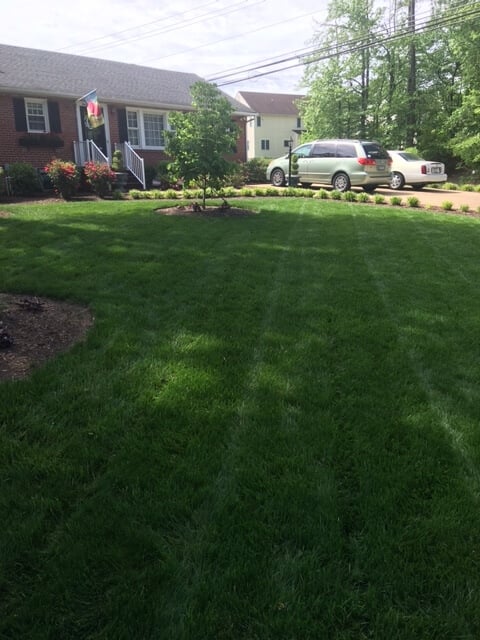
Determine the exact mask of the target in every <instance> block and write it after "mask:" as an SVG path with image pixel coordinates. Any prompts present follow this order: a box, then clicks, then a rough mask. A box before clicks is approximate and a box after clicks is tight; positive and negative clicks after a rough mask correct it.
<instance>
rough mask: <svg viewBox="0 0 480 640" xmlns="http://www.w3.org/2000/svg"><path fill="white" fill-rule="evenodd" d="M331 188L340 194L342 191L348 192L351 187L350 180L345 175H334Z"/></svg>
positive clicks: (341, 173)
mask: <svg viewBox="0 0 480 640" xmlns="http://www.w3.org/2000/svg"><path fill="white" fill-rule="evenodd" d="M332 187H333V188H334V189H335V191H340V192H342V193H343V192H344V191H349V190H350V187H351V184H350V178H349V177H348V176H347V174H346V173H343V172H340V173H336V174H335V175H334V176H333V179H332Z"/></svg>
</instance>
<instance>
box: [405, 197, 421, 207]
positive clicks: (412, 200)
mask: <svg viewBox="0 0 480 640" xmlns="http://www.w3.org/2000/svg"><path fill="white" fill-rule="evenodd" d="M407 203H408V206H409V207H412V208H415V207H418V206H419V204H420V201H419V199H418V198H417V197H416V196H408V198H407Z"/></svg>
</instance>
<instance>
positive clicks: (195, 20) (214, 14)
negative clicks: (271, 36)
mask: <svg viewBox="0 0 480 640" xmlns="http://www.w3.org/2000/svg"><path fill="white" fill-rule="evenodd" d="M246 1H247V0H241V1H240V2H237V3H236V4H232V5H230V6H229V7H227V8H222V9H221V10H219V11H209V12H207V13H204V14H202V15H200V16H194V17H192V18H189V19H187V20H185V19H184V18H182V20H179V21H178V22H174V23H173V24H171V25H169V26H168V27H167V28H165V29H152V30H150V31H146V32H145V33H142V34H139V35H137V36H133V37H131V38H126V39H125V40H119V41H118V42H111V43H105V44H102V45H98V46H96V47H93V48H91V47H89V48H88V49H82V50H80V51H79V52H78V54H79V55H81V54H82V53H92V52H94V51H103V50H104V49H112V48H114V47H119V46H122V45H125V44H129V43H132V42H138V41H139V40H146V39H147V38H154V37H155V36H159V35H163V34H165V33H170V32H171V31H179V30H181V29H185V28H186V27H191V26H193V25H196V24H199V23H202V22H205V21H206V20H213V19H216V18H219V17H221V16H225V15H228V14H229V13H234V12H235V11H240V10H241V9H242V8H243V5H245V2H246ZM262 2H264V0H255V1H254V2H252V3H251V4H249V5H248V6H249V7H254V6H256V5H258V4H261V3H262ZM204 6H205V5H204Z"/></svg>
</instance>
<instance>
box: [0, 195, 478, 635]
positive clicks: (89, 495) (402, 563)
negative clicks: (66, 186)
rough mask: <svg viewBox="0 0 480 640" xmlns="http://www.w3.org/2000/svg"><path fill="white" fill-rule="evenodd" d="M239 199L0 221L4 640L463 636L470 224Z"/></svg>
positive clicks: (474, 625)
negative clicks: (61, 318)
mask: <svg viewBox="0 0 480 640" xmlns="http://www.w3.org/2000/svg"><path fill="white" fill-rule="evenodd" d="M166 204H167V203H166V202H164V203H163V205H166ZM243 204H245V205H246V206H249V207H251V208H252V209H255V210H256V211H258V212H259V214H258V215H256V216H252V217H250V218H241V219H229V218H217V219H212V218H208V219H204V218H178V217H176V218H174V217H164V216H158V215H154V214H153V213H152V210H153V208H154V207H155V206H156V205H155V203H153V202H150V201H138V202H100V203H66V204H63V205H62V204H59V205H56V206H54V205H38V206H36V207H35V206H30V207H29V206H22V205H2V209H3V210H8V211H10V212H13V214H12V216H11V217H9V218H0V291H11V292H19V293H29V294H37V295H43V296H52V297H59V298H64V299H68V300H70V301H74V302H79V303H85V304H88V305H89V306H90V308H91V310H92V312H93V314H94V316H95V326H94V328H93V329H92V330H91V332H90V334H89V336H88V339H87V341H86V342H85V343H83V344H79V345H77V346H76V347H75V348H74V349H73V350H72V351H70V352H69V353H67V354H65V355H62V356H61V357H59V358H58V359H57V360H55V361H53V362H51V363H49V364H48V365H47V366H45V367H44V368H42V369H40V370H37V372H36V373H35V374H34V375H33V376H32V377H31V378H30V379H28V380H25V381H16V382H9V383H4V384H1V385H0V460H1V464H0V474H1V477H0V479H1V493H0V521H1V523H2V526H1V527H0V592H1V598H0V638H1V639H2V640H4V639H5V640H7V639H8V640H10V639H13V640H17V639H19V640H20V639H21V640H28V639H33V638H35V639H38V640H70V639H71V640H85V639H88V640H92V639H103V640H164V639H165V640H177V639H178V640H187V639H188V640H217V639H218V640H333V639H335V640H340V639H342V640H347V639H348V640H361V639H363V638H372V639H374V640H395V639H400V638H401V639H405V640H425V639H427V640H429V639H435V640H440V639H445V640H451V639H453V638H456V639H460V638H461V639H472V640H478V638H480V504H479V502H480V475H479V469H480V386H479V380H480V339H479V336H480V295H479V283H480V261H479V259H478V257H479V248H480V221H478V220H475V219H472V218H467V217H460V216H447V215H435V214H432V213H422V212H421V211H414V210H411V211H408V210H406V209H400V208H385V207H377V206H372V205H370V206H369V205H360V204H348V203H336V202H323V201H320V200H312V199H309V200H296V199H290V198H282V199H280V198H272V199H258V200H253V199H251V200H245V201H244V202H243Z"/></svg>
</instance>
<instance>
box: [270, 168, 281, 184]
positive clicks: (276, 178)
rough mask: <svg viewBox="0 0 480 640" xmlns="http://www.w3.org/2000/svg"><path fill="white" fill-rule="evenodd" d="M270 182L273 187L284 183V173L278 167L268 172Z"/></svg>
mask: <svg viewBox="0 0 480 640" xmlns="http://www.w3.org/2000/svg"><path fill="white" fill-rule="evenodd" d="M270 182H271V183H272V184H273V186H274V187H283V186H284V185H285V174H284V173H283V171H282V170H281V169H279V168H277V169H274V170H273V171H272V173H271V174H270Z"/></svg>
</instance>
